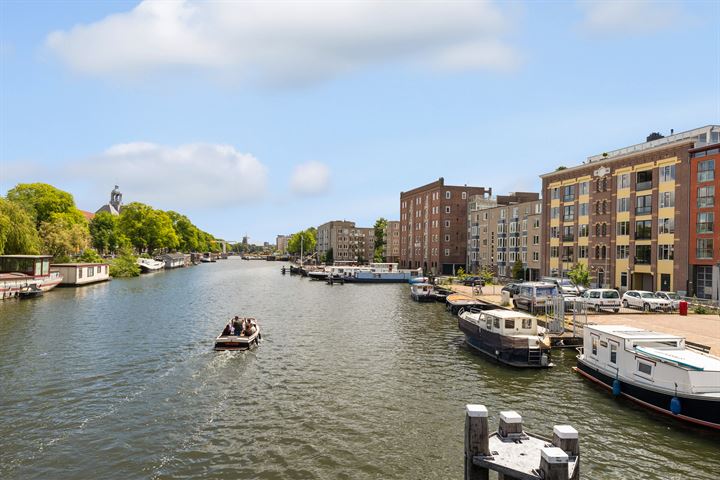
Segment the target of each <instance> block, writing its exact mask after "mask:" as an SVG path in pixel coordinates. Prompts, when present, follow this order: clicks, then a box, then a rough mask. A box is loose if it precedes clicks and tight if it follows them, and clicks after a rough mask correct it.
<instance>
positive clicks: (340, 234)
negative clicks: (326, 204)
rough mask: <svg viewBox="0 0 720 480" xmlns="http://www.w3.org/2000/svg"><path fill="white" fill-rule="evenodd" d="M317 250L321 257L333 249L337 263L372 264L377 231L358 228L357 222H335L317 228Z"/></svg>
mask: <svg viewBox="0 0 720 480" xmlns="http://www.w3.org/2000/svg"><path fill="white" fill-rule="evenodd" d="M315 248H316V250H317V253H318V256H320V257H322V256H323V255H327V252H328V251H329V250H330V249H332V256H333V259H334V260H335V261H344V262H358V263H366V262H371V261H372V260H373V255H374V251H375V231H374V229H372V228H363V227H356V226H355V222H349V221H346V220H333V221H330V222H327V223H323V224H322V225H320V226H319V227H318V228H317V245H316V247H315Z"/></svg>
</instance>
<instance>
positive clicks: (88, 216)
mask: <svg viewBox="0 0 720 480" xmlns="http://www.w3.org/2000/svg"><path fill="white" fill-rule="evenodd" d="M80 213H82V216H83V217H85V220H87V221H88V222H89V221H90V220H92V219H93V218H95V214H94V213H92V212H88V211H85V210H80Z"/></svg>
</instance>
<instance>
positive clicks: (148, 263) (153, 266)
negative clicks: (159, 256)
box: [137, 258, 165, 273]
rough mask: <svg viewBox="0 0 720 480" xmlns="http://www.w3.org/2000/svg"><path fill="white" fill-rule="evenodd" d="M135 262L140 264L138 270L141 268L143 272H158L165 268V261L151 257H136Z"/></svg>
mask: <svg viewBox="0 0 720 480" xmlns="http://www.w3.org/2000/svg"><path fill="white" fill-rule="evenodd" d="M137 264H138V265H139V266H140V270H142V272H143V273H149V272H159V271H160V270H162V269H164V268H165V262H161V261H159V260H153V259H152V258H138V259H137Z"/></svg>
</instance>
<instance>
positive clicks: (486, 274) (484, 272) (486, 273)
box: [478, 266, 494, 285]
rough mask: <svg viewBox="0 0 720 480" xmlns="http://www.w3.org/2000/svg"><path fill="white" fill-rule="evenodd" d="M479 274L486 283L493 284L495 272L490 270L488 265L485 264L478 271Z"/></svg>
mask: <svg viewBox="0 0 720 480" xmlns="http://www.w3.org/2000/svg"><path fill="white" fill-rule="evenodd" d="M478 276H479V277H480V278H482V281H483V282H484V283H485V285H492V283H493V277H494V275H493V272H492V271H490V269H489V268H487V266H483V267H482V269H481V270H480V272H479V273H478Z"/></svg>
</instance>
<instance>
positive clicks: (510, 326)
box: [505, 318, 515, 330]
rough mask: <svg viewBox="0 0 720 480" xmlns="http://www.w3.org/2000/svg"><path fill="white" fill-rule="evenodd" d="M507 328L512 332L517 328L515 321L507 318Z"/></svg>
mask: <svg viewBox="0 0 720 480" xmlns="http://www.w3.org/2000/svg"><path fill="white" fill-rule="evenodd" d="M505 328H508V329H510V330H512V329H513V328H515V320H514V319H512V318H506V319H505Z"/></svg>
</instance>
